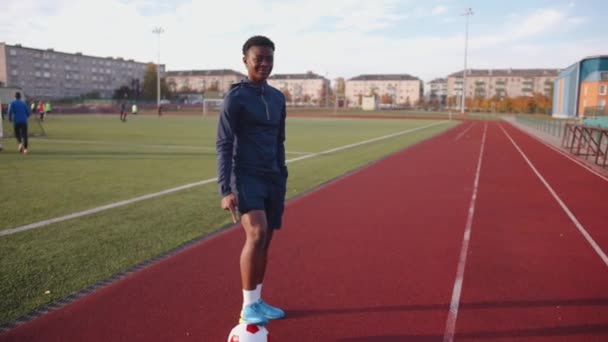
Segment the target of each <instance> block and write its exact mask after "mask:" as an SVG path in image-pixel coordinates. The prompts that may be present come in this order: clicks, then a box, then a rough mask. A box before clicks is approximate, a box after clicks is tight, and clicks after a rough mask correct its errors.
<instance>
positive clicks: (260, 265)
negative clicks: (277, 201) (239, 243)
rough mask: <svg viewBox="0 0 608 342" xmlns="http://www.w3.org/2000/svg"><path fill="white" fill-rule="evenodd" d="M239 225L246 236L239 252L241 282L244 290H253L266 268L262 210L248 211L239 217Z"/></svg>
mask: <svg viewBox="0 0 608 342" xmlns="http://www.w3.org/2000/svg"><path fill="white" fill-rule="evenodd" d="M241 223H242V225H243V229H244V230H245V235H246V240H245V245H244V246H243V250H242V252H241V282H242V285H243V289H244V290H255V288H256V286H257V285H258V284H259V282H258V280H260V279H261V278H263V274H262V273H263V272H264V270H265V268H266V265H265V262H266V257H265V253H266V252H265V248H264V247H265V242H266V236H267V233H268V224H267V222H266V213H265V212H264V211H263V210H252V211H249V212H247V213H245V214H243V215H242V216H241Z"/></svg>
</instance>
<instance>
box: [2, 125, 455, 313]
mask: <svg viewBox="0 0 608 342" xmlns="http://www.w3.org/2000/svg"><path fill="white" fill-rule="evenodd" d="M216 123H217V118H215V117H206V118H204V117H202V116H181V117H180V116H163V117H162V118H158V117H156V116H130V117H129V121H128V122H127V123H122V122H120V121H119V120H118V117H117V116H116V115H111V116H108V115H106V116H102V115H88V116H84V115H83V116H67V115H66V116H59V115H54V116H53V115H51V116H50V117H49V118H48V120H47V121H46V122H45V123H44V127H45V130H46V131H47V133H48V136H47V137H44V138H32V139H31V140H30V148H29V151H30V153H29V154H28V155H27V156H23V155H20V154H18V153H17V145H16V142H15V141H14V139H4V141H3V145H4V148H5V150H4V151H3V152H0V189H2V191H1V192H0V203H1V205H0V217H2V220H0V231H3V230H7V229H11V228H16V227H19V226H23V225H26V224H30V223H35V222H38V221H42V220H48V219H52V218H55V217H59V216H64V215H68V214H72V213H75V212H79V211H83V210H87V209H91V208H95V207H98V206H103V205H108V204H111V203H115V202H118V201H124V200H128V199H131V198H134V197H137V196H142V195H146V194H150V193H155V192H159V191H162V190H166V189H170V188H174V187H177V186H180V185H184V184H188V183H193V182H198V181H201V180H206V179H210V178H214V177H215V176H216V169H215V163H216V159H215V147H214V146H215V129H216ZM5 124H6V122H5ZM457 124H458V122H457V121H449V122H448V121H443V122H442V121H437V120H403V119H395V120H393V119H342V118H340V119H337V118H334V119H330V118H300V117H294V118H288V122H287V143H286V149H287V151H288V153H287V159H288V160H289V159H293V158H297V157H302V156H304V155H307V154H310V153H318V152H322V151H326V150H329V149H333V148H337V147H340V146H345V145H349V144H353V143H358V142H362V141H365V140H368V139H373V138H377V137H381V136H385V135H389V134H393V133H396V132H402V131H405V130H409V129H413V128H417V127H425V126H429V125H433V126H429V127H425V128H423V129H420V130H417V131H415V132H411V133H408V134H403V135H399V136H396V137H392V138H389V139H384V140H380V141H376V142H371V143H367V144H363V145H359V146H356V147H352V148H349V149H344V150H340V151H335V152H332V153H328V154H322V155H317V156H314V157H311V158H307V159H304V160H301V161H296V162H293V163H290V164H289V170H290V177H289V182H288V197H293V196H295V195H297V194H299V193H302V192H304V191H308V190H310V189H313V188H315V187H316V186H318V185H320V184H322V183H324V182H326V181H328V180H331V179H334V178H336V177H339V176H340V175H343V174H345V173H347V172H349V171H351V170H354V169H356V168H358V167H361V166H363V165H366V164H368V163H370V162H373V161H374V160H377V159H379V158H381V157H383V156H386V155H388V154H391V153H393V152H395V151H398V150H401V149H403V148H406V147H407V146H409V145H411V144H414V143H417V142H419V141H422V140H424V139H427V138H429V137H431V136H433V135H436V134H438V133H440V132H443V131H444V130H446V129H448V128H450V127H453V126H455V125H457ZM229 223H230V215H228V214H227V213H226V212H224V211H222V210H220V209H219V197H218V195H217V186H216V183H215V182H211V183H209V184H207V185H201V186H196V187H193V188H190V189H187V190H182V191H178V192H175V193H172V194H168V195H163V196H160V197H156V198H152V199H148V200H144V201H140V202H136V203H132V204H128V205H124V206H120V207H117V208H113V209H109V210H106V211H102V212H98V213H96V214H92V215H88V216H83V217H79V218H75V219H70V220H66V221H63V222H58V223H53V224H50V225H47V226H44V227H40V228H37V229H32V230H28V231H24V232H19V233H15V234H11V235H5V236H0V324H3V323H7V322H9V321H11V320H13V319H15V318H16V317H19V316H21V315H23V314H25V313H27V312H29V311H31V310H33V309H35V308H37V307H40V306H41V305H44V304H48V303H50V302H53V301H56V300H58V299H60V298H63V297H66V296H67V295H69V294H71V293H73V292H76V291H79V290H81V289H83V288H86V287H88V286H90V285H92V284H94V283H96V282H98V281H100V280H103V279H105V278H108V277H110V276H112V275H114V274H116V273H119V272H121V271H124V270H126V269H128V268H130V267H132V266H133V265H135V264H138V263H141V262H143V261H145V260H149V259H151V258H153V257H155V256H158V255H160V254H162V253H164V252H166V251H169V250H172V249H174V248H176V247H178V246H180V245H182V244H184V243H186V242H188V241H191V240H193V239H196V238H198V237H200V236H202V235H205V234H208V233H210V232H213V231H215V230H217V229H220V228H221V227H224V226H226V225H227V224H229ZM287 229H288V227H287ZM235 258H236V256H235ZM235 272H236V270H235ZM47 290H48V291H50V293H49V294H45V292H46V291H47Z"/></svg>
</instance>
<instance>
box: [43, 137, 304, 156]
mask: <svg viewBox="0 0 608 342" xmlns="http://www.w3.org/2000/svg"><path fill="white" fill-rule="evenodd" d="M39 141H41V142H43V143H55V144H74V145H110V146H122V147H150V148H174V149H186V150H187V149H190V150H204V151H215V147H210V146H194V145H160V144H133V143H127V142H116V141H113V142H111V141H100V140H72V139H40V140H39ZM285 153H286V154H310V153H312V152H299V151H285Z"/></svg>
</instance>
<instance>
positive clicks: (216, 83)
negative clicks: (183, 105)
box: [166, 69, 247, 95]
mask: <svg viewBox="0 0 608 342" xmlns="http://www.w3.org/2000/svg"><path fill="white" fill-rule="evenodd" d="M166 76H167V85H168V86H169V89H170V90H171V91H172V92H181V93H189V92H199V93H202V92H204V91H205V92H206V91H211V92H218V93H220V94H222V95H223V94H226V93H227V92H228V90H230V85H231V84H233V83H237V82H239V81H241V80H242V79H243V78H246V77H247V76H245V75H244V74H242V73H240V72H238V71H234V70H231V69H212V70H179V71H168V72H167V73H166Z"/></svg>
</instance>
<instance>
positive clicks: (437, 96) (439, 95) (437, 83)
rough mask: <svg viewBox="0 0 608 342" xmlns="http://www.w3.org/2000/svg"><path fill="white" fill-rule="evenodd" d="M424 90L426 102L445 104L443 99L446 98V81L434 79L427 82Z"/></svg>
mask: <svg viewBox="0 0 608 342" xmlns="http://www.w3.org/2000/svg"><path fill="white" fill-rule="evenodd" d="M425 89H426V91H427V93H426V98H427V99H428V100H438V101H440V102H441V103H445V99H446V98H447V96H448V79H447V78H436V79H434V80H432V81H430V82H428V83H427V86H426V87H425Z"/></svg>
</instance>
